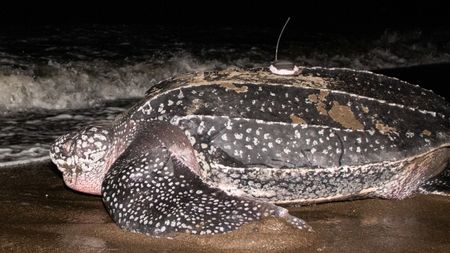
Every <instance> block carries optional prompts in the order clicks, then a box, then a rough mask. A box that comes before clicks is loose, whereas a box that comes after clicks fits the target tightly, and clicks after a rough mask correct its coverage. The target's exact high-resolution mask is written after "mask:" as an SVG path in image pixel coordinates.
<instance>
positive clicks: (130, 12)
mask: <svg viewBox="0 0 450 253" xmlns="http://www.w3.org/2000/svg"><path fill="white" fill-rule="evenodd" d="M94 2H95V3H94ZM113 2H114V3H113ZM115 2H116V1H48V2H45V1H33V2H31V1H30V3H26V2H25V3H24V2H22V3H9V4H6V3H2V7H1V8H0V21H1V23H2V24H3V25H8V24H29V25H34V24H74V23H108V24H111V23H116V24H120V23H126V24H133V23H136V24H162V25H164V24H180V25H183V24H194V25H217V24H220V25H230V26H231V25H262V26H270V25H275V26H279V25H280V22H281V23H282V22H283V21H282V20H284V19H285V18H286V17H287V16H292V17H293V18H294V19H295V20H296V22H292V24H290V25H292V26H293V25H297V26H301V27H302V28H304V29H305V30H310V29H313V30H323V31H328V30H335V31H341V30H364V29H385V28H400V29H401V28H416V27H421V28H427V29H433V28H436V27H445V26H447V27H448V25H449V23H450V21H449V20H450V8H447V7H445V4H444V1H442V2H433V1H431V2H430V1H420V2H417V1H400V2H399V1H357V2H356V1H355V2H348V1H347V2H345V1H292V2H289V1H272V2H267V3H263V1H208V2H200V3H199V2H193V1H180V2H177V1H135V2H132V1H118V2H117V3H115ZM402 2H403V3H402Z"/></svg>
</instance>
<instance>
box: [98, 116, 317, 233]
mask: <svg viewBox="0 0 450 253" xmlns="http://www.w3.org/2000/svg"><path fill="white" fill-rule="evenodd" d="M174 152H176V153H174ZM192 159H195V156H194V154H193V150H192V146H191V145H190V143H189V141H188V139H187V138H186V137H185V136H184V134H183V133H182V131H181V130H180V129H179V128H177V127H175V126H172V125H170V124H168V123H154V124H153V123H152V125H151V126H146V128H145V131H139V134H137V135H136V136H135V139H134V141H133V142H132V143H131V144H130V145H129V147H128V148H127V149H126V150H125V151H124V152H123V153H122V155H121V156H120V157H119V158H118V159H117V160H116V161H115V163H114V164H113V165H112V167H111V169H110V170H109V171H108V173H107V174H106V177H105V180H104V181H103V186H102V196H103V201H104V203H105V206H106V208H107V210H108V211H109V213H110V215H111V217H112V218H113V220H114V221H115V222H116V223H117V224H118V225H119V226H120V227H121V228H124V229H126V230H130V231H135V232H140V233H145V234H150V235H164V234H168V233H172V232H187V233H192V234H216V233H224V232H228V231H232V230H235V229H237V228H239V227H240V226H242V225H244V224H246V223H250V222H252V221H256V220H259V219H262V218H265V217H271V216H273V217H281V218H283V219H285V220H286V221H287V222H288V223H291V224H293V225H294V226H296V227H297V228H299V229H304V228H308V229H310V227H309V226H308V225H306V224H305V222H304V221H303V220H301V219H298V218H296V217H293V216H291V215H289V214H288V212H287V210H286V209H284V208H282V207H278V206H276V205H273V204H270V203H266V202H261V201H257V200H254V199H251V198H248V197H241V196H232V195H230V194H228V193H226V192H224V191H223V190H221V189H219V188H215V187H212V186H210V185H209V184H208V183H207V182H205V181H204V180H203V179H202V178H201V177H200V176H199V175H198V173H197V171H196V168H192V166H194V165H192ZM197 166H198V165H197Z"/></svg>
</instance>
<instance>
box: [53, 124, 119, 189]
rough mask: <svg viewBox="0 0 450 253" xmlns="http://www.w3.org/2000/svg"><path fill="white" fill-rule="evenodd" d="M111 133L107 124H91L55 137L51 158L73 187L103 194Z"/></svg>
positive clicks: (65, 180) (66, 181) (65, 179)
mask: <svg viewBox="0 0 450 253" xmlns="http://www.w3.org/2000/svg"><path fill="white" fill-rule="evenodd" d="M111 146H112V134H111V131H110V129H109V128H108V127H104V126H88V127H85V128H82V129H81V130H77V131H74V132H71V133H68V134H66V135H63V136H61V137H59V138H58V139H56V141H55V142H54V143H53V145H52V146H51V147H50V158H51V159H52V161H53V163H55V164H56V165H57V167H58V169H59V170H60V171H61V172H62V174H63V178H64V182H65V183H66V185H67V186H68V187H70V188H71V189H73V190H76V191H80V192H84V193H89V194H95V195H100V193H101V192H100V189H101V185H102V181H103V178H104V177H105V174H106V172H107V171H108V167H109V165H108V164H109V163H108V154H109V153H110V147H111Z"/></svg>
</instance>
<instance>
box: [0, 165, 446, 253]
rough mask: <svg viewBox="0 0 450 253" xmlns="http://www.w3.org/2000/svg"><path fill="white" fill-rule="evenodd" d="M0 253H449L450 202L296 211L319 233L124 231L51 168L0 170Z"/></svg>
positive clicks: (282, 228) (422, 199)
mask: <svg viewBox="0 0 450 253" xmlns="http://www.w3.org/2000/svg"><path fill="white" fill-rule="evenodd" d="M0 196H1V197H0V201H1V203H0V252H77V253H79V252H450V198H449V197H442V196H423V195H421V196H416V197H414V198H410V199H406V200H402V201H393V200H379V199H371V200H358V201H346V202H336V203H329V204H321V205H315V206H308V207H301V208H295V209H291V210H290V211H291V213H292V214H294V215H296V216H298V217H301V218H303V219H305V220H306V221H307V222H308V223H309V224H310V225H311V226H312V227H313V228H314V230H315V232H314V233H306V232H302V231H298V230H296V229H293V228H291V227H290V226H289V225H287V224H285V223H284V222H282V221H279V220H275V219H268V220H265V221H263V222H259V223H254V224H250V225H246V226H244V227H243V228H242V229H240V230H238V231H235V232H232V233H228V234H225V235H216V236H191V235H176V236H174V237H173V238H171V239H167V238H154V237H150V236H145V235H140V234H135V233H130V232H126V231H122V230H120V229H119V228H118V227H117V226H116V225H115V224H114V223H113V222H112V221H111V219H110V218H109V216H108V214H107V213H106V210H105V209H104V207H103V204H102V201H101V199H100V198H99V197H94V196H89V195H84V194H80V193H76V192H73V191H71V190H70V189H68V188H66V187H65V186H64V184H63V181H62V179H61V177H60V175H59V174H58V172H57V171H56V169H55V167H54V166H53V165H51V164H50V163H41V164H36V165H33V166H22V167H19V168H3V169H1V170H0Z"/></svg>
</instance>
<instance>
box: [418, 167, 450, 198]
mask: <svg viewBox="0 0 450 253" xmlns="http://www.w3.org/2000/svg"><path fill="white" fill-rule="evenodd" d="M419 191H420V192H421V193H423V194H436V195H444V196H450V165H447V167H446V169H445V170H444V171H442V173H441V174H439V175H437V176H436V177H433V178H431V179H429V180H428V181H426V182H425V183H424V184H422V185H421V186H420V188H419Z"/></svg>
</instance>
